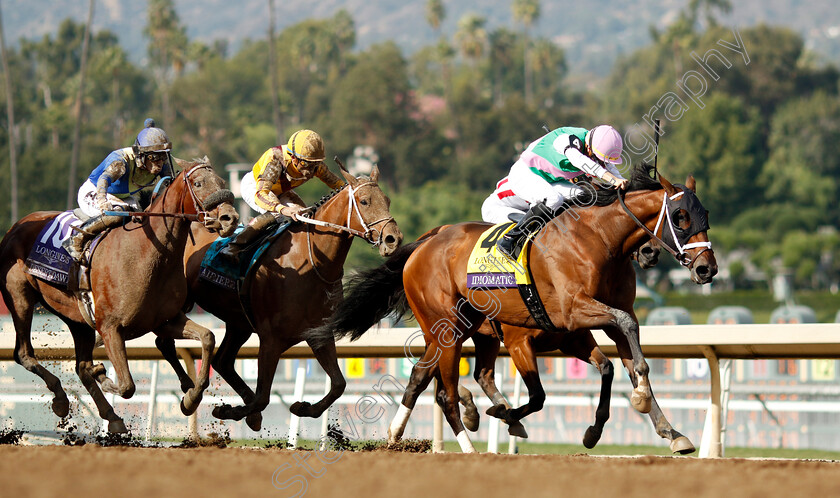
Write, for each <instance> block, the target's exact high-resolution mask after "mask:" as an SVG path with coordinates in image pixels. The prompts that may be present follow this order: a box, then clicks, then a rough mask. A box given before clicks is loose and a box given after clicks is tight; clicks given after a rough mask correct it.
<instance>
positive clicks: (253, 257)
mask: <svg viewBox="0 0 840 498" xmlns="http://www.w3.org/2000/svg"><path fill="white" fill-rule="evenodd" d="M289 225H291V222H285V223H281V224H279V225H278V226H277V227H276V228H275V229H274V230H269V231H267V233H266V235H264V236H263V237H262V238H261V239H260V240H259V241H257V242H256V243H254V244H251V246H249V247H247V248H245V249H244V250H243V251H242V252H241V253H239V263H238V264H235V263H233V262H231V261H230V260H228V259H227V258H223V257H219V252H221V250H222V249H224V248H225V247H226V246H227V245H228V244H229V243H230V242H231V241H232V240H233V239H235V238H236V236H237V235H239V233H240V232H242V230H244V229H245V226H244V225H240V226H239V228H237V229H236V231H235V232H234V233H233V235H231V236H230V237H220V238H218V239H216V240H215V241H213V243H212V244H210V248H209V249H207V252H206V253H205V254H204V259H202V260H201V270H199V274H198V275H199V278H201V279H202V280H206V281H208V282H210V283H212V284H215V285H218V286H219V287H222V288H224V289H227V290H231V291H234V292H236V291H238V289H239V282H241V281H243V280H244V279H245V277H246V276H247V275H248V272H249V271H250V270H251V268H253V267H254V265H255V264H256V262H257V261H258V260H259V259H260V256H262V255H263V253H264V252H265V250H266V249H268V246H270V245H271V243H272V242H274V239H276V238H277V237H279V236H280V234H282V233H283V232H285V231H286V229H287V228H289Z"/></svg>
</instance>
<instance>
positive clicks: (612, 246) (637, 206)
mask: <svg viewBox="0 0 840 498" xmlns="http://www.w3.org/2000/svg"><path fill="white" fill-rule="evenodd" d="M657 199H659V200H660V201H661V199H662V191H653V192H650V191H648V192H639V193H637V194H635V193H632V192H631V193H629V194H628V196H627V197H626V198H625V202H626V204H627V208H628V209H630V211H631V212H632V213H633V214H635V215H636V217H637V218H639V220H640V221H641V222H642V223H644V224H645V226H647V227H648V228H650V229H651V230H653V228H654V226H655V225H656V217H657V216H658V215H659V209H660V208H661V202H657ZM578 213H579V215H580V218H578V219H576V218H571V217H568V216H567V217H564V219H563V220H562V221H564V222H566V223H567V224H568V223H571V224H577V223H585V224H587V225H588V226H589V227H590V228H589V229H588V230H585V231H583V232H579V231H576V230H572V232H577V233H585V234H586V236H587V237H592V236H593V233H595V234H598V235H597V236H600V237H601V239H602V242H603V244H604V246H606V247H607V249H608V251H607V253H608V254H609V255H610V256H614V257H619V258H622V259H623V258H625V257H627V258H629V257H630V254H631V253H632V252H633V251H635V250H637V249H638V248H639V247H641V246H642V244H644V243H645V242H646V241H647V240H648V239H649V238H650V236H649V235H648V234H647V232H645V231H644V230H643V229H642V228H641V227H639V225H637V224H636V222H635V221H633V219H632V218H631V217H630V216H629V215H628V214H627V213H626V212H625V211H624V209H623V208H622V207H621V203H620V202H619V201H616V202H614V203H612V204H610V205H609V206H604V207H588V208H582V209H578ZM568 220H571V221H570V222H569V221H568ZM566 231H568V228H567V229H566V230H557V231H556V233H558V234H559V239H558V243H559V244H563V245H568V244H569V242H568V240H569V239H568V238H567V237H566V235H565V232H566Z"/></svg>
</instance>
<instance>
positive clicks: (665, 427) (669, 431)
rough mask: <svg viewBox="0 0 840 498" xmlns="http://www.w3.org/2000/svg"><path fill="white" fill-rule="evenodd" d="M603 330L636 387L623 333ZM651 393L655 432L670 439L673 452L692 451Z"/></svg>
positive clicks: (628, 347)
mask: <svg viewBox="0 0 840 498" xmlns="http://www.w3.org/2000/svg"><path fill="white" fill-rule="evenodd" d="M604 332H606V334H607V336H609V337H610V339H612V340H613V341H615V345H616V349H617V350H618V355H619V357H621V359H622V363H623V364H624V368H625V369H626V370H627V374H628V376H629V377H630V382H632V383H633V386H634V387H636V385H637V384H638V379H637V377H636V372H635V370H634V368H633V359H632V354H631V352H630V346H629V344H627V342H626V341H625V338H624V335H623V334H621V332H620V331H618V330H617V329H615V328H613V327H604ZM650 395H651V410H650V413H648V415H649V416H650V419H651V421H652V422H653V427H654V429H655V430H656V433H657V434H658V435H659V437H661V438H663V439H667V440H668V441H670V443H669V444H670V448H671V451H672V452H673V453H680V454H683V455H686V454H689V453H693V452H694V450H695V448H694V444H692V443H691V440H689V439H688V438H687V437H685V436H684V435H682V434H681V433H680V432H679V431H677V430H676V429H674V428H673V427H672V426H671V423H670V422H668V419H667V418H666V417H665V414H664V413H662V409H661V408H660V407H659V403H657V401H656V397H655V396H654V394H653V390H651V392H650Z"/></svg>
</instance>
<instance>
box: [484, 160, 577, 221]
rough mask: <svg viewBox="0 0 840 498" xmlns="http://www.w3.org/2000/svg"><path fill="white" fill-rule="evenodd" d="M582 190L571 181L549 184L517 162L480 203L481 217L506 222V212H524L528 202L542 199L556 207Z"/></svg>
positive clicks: (554, 208)
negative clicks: (482, 202)
mask: <svg viewBox="0 0 840 498" xmlns="http://www.w3.org/2000/svg"><path fill="white" fill-rule="evenodd" d="M582 192H583V189H581V188H580V187H577V186H575V185H574V184H572V183H568V182H560V183H555V184H551V183H548V182H547V181H546V180H545V178H543V177H541V176H539V175H537V174H536V173H534V172H533V171H531V170H530V169H529V168H528V166H527V165H526V164H525V163H523V162H520V161H517V162H516V163H514V165H513V167H511V168H510V174H509V175H508V176H507V177H506V178H503V179H502V180H501V181H500V182H499V183H498V184H496V190H494V191H493V193H492V194H490V196H489V197H487V199H485V200H484V204H482V205H481V218H482V219H483V220H484V221H487V222H490V223H506V222H508V221H510V219H509V218H508V215H510V214H512V213H524V212H526V211H528V209H529V208H530V206H531V204H534V203H537V202H539V201H543V202H545V205H546V206H548V208H549V209H551V210H556V209H557V208H559V207H560V205H561V204H563V201H565V200H566V199H571V198H573V197H576V196H578V195H580V194H581V193H582Z"/></svg>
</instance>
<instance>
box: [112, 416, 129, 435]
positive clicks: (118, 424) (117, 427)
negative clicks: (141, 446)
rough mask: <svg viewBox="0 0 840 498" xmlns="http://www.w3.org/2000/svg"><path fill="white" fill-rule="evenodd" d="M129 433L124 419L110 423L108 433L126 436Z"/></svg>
mask: <svg viewBox="0 0 840 498" xmlns="http://www.w3.org/2000/svg"><path fill="white" fill-rule="evenodd" d="M127 432H128V427H126V426H125V422H123V421H122V419H117V420H109V421H108V433H110V434H125V433H127Z"/></svg>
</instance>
